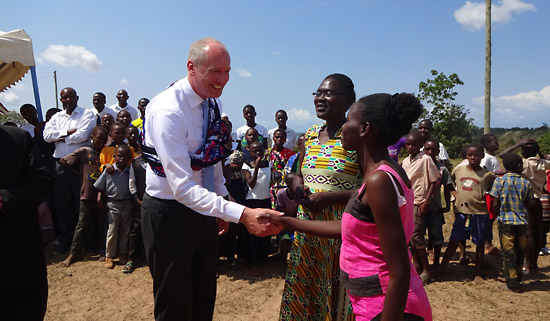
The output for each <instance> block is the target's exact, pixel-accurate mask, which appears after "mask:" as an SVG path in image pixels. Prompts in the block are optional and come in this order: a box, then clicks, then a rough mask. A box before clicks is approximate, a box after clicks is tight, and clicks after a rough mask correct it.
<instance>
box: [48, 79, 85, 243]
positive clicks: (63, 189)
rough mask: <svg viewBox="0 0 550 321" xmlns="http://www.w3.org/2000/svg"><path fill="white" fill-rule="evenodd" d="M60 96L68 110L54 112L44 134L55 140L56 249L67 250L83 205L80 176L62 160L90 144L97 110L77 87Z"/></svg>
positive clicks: (65, 90) (51, 140) (51, 141)
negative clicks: (83, 101)
mask: <svg viewBox="0 0 550 321" xmlns="http://www.w3.org/2000/svg"><path fill="white" fill-rule="evenodd" d="M60 100H61V103H62V104H63V108H64V110H63V111H60V112H58V113H56V114H55V115H53V116H52V118H51V119H50V120H49V121H48V122H47V123H46V126H45V127H44V134H43V135H44V140H45V141H46V142H48V143H55V151H54V153H53V157H54V159H55V160H56V162H54V169H53V171H54V175H55V190H54V201H55V216H56V219H55V221H57V227H58V235H59V239H58V241H59V243H58V245H57V247H56V249H55V252H56V253H64V252H66V251H67V250H68V248H69V246H70V245H71V241H72V239H73V234H74V229H75V227H76V223H77V221H78V214H79V207H80V179H79V177H78V175H76V174H74V173H73V172H71V171H70V170H68V169H66V168H64V167H63V166H62V165H61V164H59V162H58V160H59V159H60V158H61V157H63V156H65V155H68V154H70V153H72V152H74V151H75V150H77V149H78V148H80V147H83V146H88V145H89V144H90V135H91V134H92V129H93V128H94V127H95V117H94V113H93V111H92V110H91V109H85V108H82V107H78V106H77V103H78V96H77V95H76V91H75V90H74V89H73V88H64V89H63V90H61V94H60Z"/></svg>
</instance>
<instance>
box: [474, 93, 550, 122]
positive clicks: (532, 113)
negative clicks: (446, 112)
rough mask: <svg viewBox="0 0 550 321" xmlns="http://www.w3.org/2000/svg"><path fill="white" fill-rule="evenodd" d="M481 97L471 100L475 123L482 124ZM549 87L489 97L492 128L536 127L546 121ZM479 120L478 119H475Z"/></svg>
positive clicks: (549, 97)
mask: <svg viewBox="0 0 550 321" xmlns="http://www.w3.org/2000/svg"><path fill="white" fill-rule="evenodd" d="M483 101H484V99H483V97H477V98H475V99H473V100H472V104H473V105H474V106H476V107H474V108H472V112H473V114H474V118H476V120H477V121H476V123H481V124H482V123H483ZM548 107H550V85H548V86H545V87H544V88H542V89H541V90H539V91H537V90H532V91H528V92H522V93H517V94H514V95H505V96H499V97H491V126H492V127H538V126H541V125H542V123H543V122H546V121H547V117H546V113H547V111H548ZM477 118H479V119H477Z"/></svg>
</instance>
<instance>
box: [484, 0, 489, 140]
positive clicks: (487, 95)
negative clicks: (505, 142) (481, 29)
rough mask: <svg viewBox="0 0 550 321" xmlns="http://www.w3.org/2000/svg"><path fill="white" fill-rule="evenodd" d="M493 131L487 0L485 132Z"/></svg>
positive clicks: (487, 5)
mask: <svg viewBox="0 0 550 321" xmlns="http://www.w3.org/2000/svg"><path fill="white" fill-rule="evenodd" d="M490 131H491V0H485V121H484V122H483V133H484V134H489V132H490Z"/></svg>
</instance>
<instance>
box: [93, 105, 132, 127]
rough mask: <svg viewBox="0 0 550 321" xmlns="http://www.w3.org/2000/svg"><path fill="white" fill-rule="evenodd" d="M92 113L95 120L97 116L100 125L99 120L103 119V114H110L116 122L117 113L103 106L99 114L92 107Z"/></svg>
mask: <svg viewBox="0 0 550 321" xmlns="http://www.w3.org/2000/svg"><path fill="white" fill-rule="evenodd" d="M92 111H93V112H94V115H95V117H96V119H97V116H98V115H99V123H100V124H101V119H102V118H103V116H105V114H110V115H111V116H113V118H114V119H115V121H116V114H117V112H116V111H114V110H112V109H111V108H110V107H107V106H105V107H104V108H103V110H102V111H101V112H98V111H97V109H96V108H95V107H94V108H92ZM130 115H131V113H130Z"/></svg>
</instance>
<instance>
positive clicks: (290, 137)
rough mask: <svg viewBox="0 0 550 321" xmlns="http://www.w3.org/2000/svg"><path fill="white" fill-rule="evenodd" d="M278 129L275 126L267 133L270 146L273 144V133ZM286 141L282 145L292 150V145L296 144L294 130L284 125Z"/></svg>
mask: <svg viewBox="0 0 550 321" xmlns="http://www.w3.org/2000/svg"><path fill="white" fill-rule="evenodd" d="M277 129H279V127H278V126H277V127H275V128H272V129H270V130H269V132H268V133H267V134H268V135H269V141H270V142H271V146H275V144H274V143H273V134H275V131H276V130H277ZM285 132H286V141H285V143H284V145H283V146H284V147H286V148H288V149H290V150H292V149H293V148H294V146H296V132H295V131H294V130H292V129H290V128H289V127H288V126H287V127H286V130H285Z"/></svg>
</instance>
